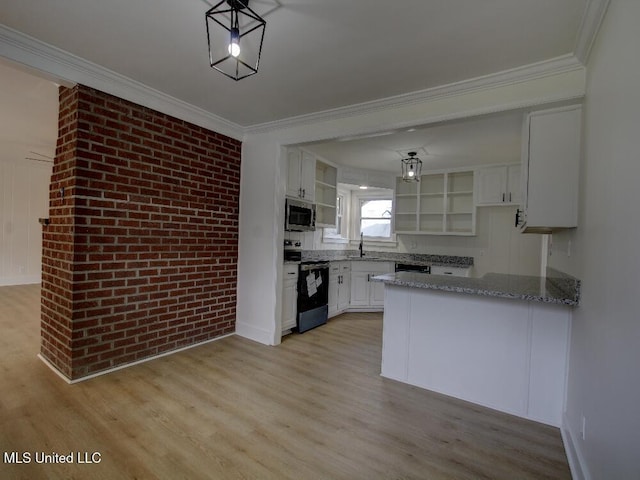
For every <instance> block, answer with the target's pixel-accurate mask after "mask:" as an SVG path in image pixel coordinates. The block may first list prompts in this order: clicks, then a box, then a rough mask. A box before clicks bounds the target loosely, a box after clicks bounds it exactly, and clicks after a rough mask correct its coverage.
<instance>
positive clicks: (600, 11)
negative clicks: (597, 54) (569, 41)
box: [574, 0, 610, 65]
mask: <svg viewBox="0 0 640 480" xmlns="http://www.w3.org/2000/svg"><path fill="white" fill-rule="evenodd" d="M609 3H610V0H588V1H587V6H586V8H585V10H584V14H583V15H582V22H581V23H580V29H579V30H578V37H577V38H576V46H575V48H574V52H575V56H576V58H577V59H578V60H579V61H580V63H582V64H583V65H586V64H587V62H588V60H589V55H590V54H591V48H592V47H593V43H594V42H595V39H596V36H597V35H598V30H599V29H600V25H601V24H602V20H603V19H604V16H605V14H606V13H607V8H608V7H609Z"/></svg>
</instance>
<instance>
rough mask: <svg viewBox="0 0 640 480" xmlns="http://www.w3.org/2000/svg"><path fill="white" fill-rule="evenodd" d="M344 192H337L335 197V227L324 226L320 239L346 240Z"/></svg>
mask: <svg viewBox="0 0 640 480" xmlns="http://www.w3.org/2000/svg"><path fill="white" fill-rule="evenodd" d="M346 201H347V200H346V195H345V193H344V192H340V191H339V192H338V196H337V198H336V228H324V229H323V234H322V239H323V240H329V242H331V241H334V242H335V241H337V242H340V241H344V242H347V241H348V240H347V203H346Z"/></svg>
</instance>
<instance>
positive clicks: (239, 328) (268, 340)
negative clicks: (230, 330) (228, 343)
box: [236, 320, 273, 345]
mask: <svg viewBox="0 0 640 480" xmlns="http://www.w3.org/2000/svg"><path fill="white" fill-rule="evenodd" d="M236 335H238V336H240V337H243V338H248V339H249V340H253V341H254V342H258V343H261V344H263V345H273V333H272V332H270V331H268V330H264V329H263V328H259V327H256V326H255V325H251V324H249V323H244V322H239V321H237V320H236Z"/></svg>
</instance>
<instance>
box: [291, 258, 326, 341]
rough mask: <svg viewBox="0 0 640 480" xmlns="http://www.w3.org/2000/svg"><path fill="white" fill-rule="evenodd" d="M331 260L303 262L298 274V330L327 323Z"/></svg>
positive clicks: (303, 330) (300, 331)
mask: <svg viewBox="0 0 640 480" xmlns="http://www.w3.org/2000/svg"><path fill="white" fill-rule="evenodd" d="M328 303H329V262H302V263H301V264H300V270H299V274H298V321H297V326H298V332H299V333H303V332H306V331H307V330H311V329H312V328H315V327H317V326H319V325H323V324H325V323H327V318H328V315H329V307H328Z"/></svg>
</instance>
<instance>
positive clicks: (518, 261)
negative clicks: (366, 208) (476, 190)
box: [398, 207, 541, 277]
mask: <svg viewBox="0 0 640 480" xmlns="http://www.w3.org/2000/svg"><path fill="white" fill-rule="evenodd" d="M515 214H516V207H481V208H478V209H477V213H476V235H475V236H473V237H455V236H438V235H433V236H432V235H399V236H398V251H400V252H407V253H430V254H437V255H460V256H465V257H473V258H474V268H473V276H476V277H481V276H482V275H484V274H485V273H489V272H495V273H510V274H516V275H539V274H540V251H541V236H540V235H536V234H533V235H530V234H521V233H519V232H518V231H517V230H516V228H515V226H514V218H515Z"/></svg>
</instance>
